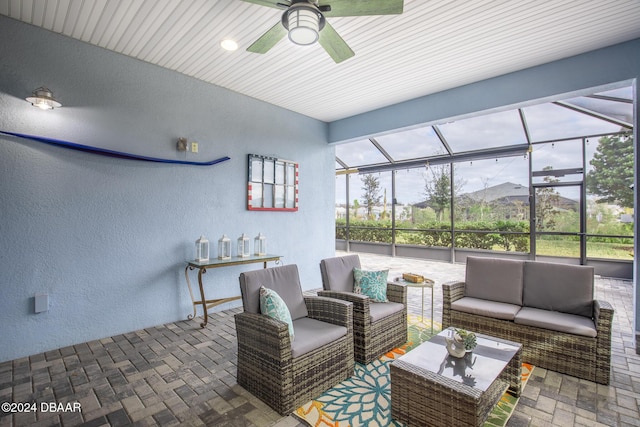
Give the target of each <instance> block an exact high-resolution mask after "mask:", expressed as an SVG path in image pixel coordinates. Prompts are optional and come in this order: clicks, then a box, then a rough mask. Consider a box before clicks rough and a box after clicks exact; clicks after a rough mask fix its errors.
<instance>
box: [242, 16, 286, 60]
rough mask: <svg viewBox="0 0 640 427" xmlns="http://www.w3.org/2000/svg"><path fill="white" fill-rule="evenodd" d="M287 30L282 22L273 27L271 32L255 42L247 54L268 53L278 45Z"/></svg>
mask: <svg viewBox="0 0 640 427" xmlns="http://www.w3.org/2000/svg"><path fill="white" fill-rule="evenodd" d="M286 34H287V30H285V28H284V27H283V26H282V24H281V23H280V22H278V23H277V24H276V25H274V26H273V27H271V29H270V30H269V31H267V32H266V33H264V34H263V35H262V36H261V37H260V38H259V39H258V40H256V41H254V42H253V43H252V44H251V46H249V47H248V48H247V52H253V53H266V52H268V51H269V49H271V48H272V47H274V46H275V45H276V43H278V42H279V41H280V40H281V39H282V38H283V37H284V36H285V35H286Z"/></svg>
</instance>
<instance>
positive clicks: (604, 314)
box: [593, 300, 614, 337]
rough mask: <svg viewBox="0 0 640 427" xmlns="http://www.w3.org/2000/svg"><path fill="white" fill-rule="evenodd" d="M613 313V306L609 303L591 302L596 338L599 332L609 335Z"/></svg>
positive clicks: (601, 301) (602, 301)
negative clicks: (596, 332)
mask: <svg viewBox="0 0 640 427" xmlns="http://www.w3.org/2000/svg"><path fill="white" fill-rule="evenodd" d="M613 312H614V310H613V306H612V305H611V304H609V302H607V301H604V300H594V301H593V319H594V323H595V324H596V330H597V331H598V337H599V336H600V333H601V332H602V333H605V334H608V335H611V327H612V324H613Z"/></svg>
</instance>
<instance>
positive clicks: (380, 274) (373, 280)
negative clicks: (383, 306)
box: [353, 268, 389, 302]
mask: <svg viewBox="0 0 640 427" xmlns="http://www.w3.org/2000/svg"><path fill="white" fill-rule="evenodd" d="M388 275H389V270H382V271H367V270H361V269H359V268H354V269H353V279H354V283H353V292H355V293H357V294H362V295H366V296H368V297H369V298H371V299H372V300H373V301H375V302H389V300H388V299H387V276H388Z"/></svg>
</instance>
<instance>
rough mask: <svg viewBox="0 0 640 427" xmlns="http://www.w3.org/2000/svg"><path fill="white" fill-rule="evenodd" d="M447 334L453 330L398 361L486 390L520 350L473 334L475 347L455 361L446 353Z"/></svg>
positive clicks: (421, 345)
mask: <svg viewBox="0 0 640 427" xmlns="http://www.w3.org/2000/svg"><path fill="white" fill-rule="evenodd" d="M449 334H453V328H448V329H445V330H444V331H442V332H440V333H439V334H438V335H436V336H434V337H433V338H431V339H430V340H429V341H427V342H424V343H422V344H420V345H419V346H418V347H416V348H415V349H413V350H411V351H410V352H409V353H407V354H405V355H403V356H402V357H400V358H399V359H398V360H401V361H402V362H403V363H408V364H411V365H414V366H416V367H418V368H420V369H423V370H426V371H429V372H432V373H437V374H438V375H440V376H441V377H442V378H443V379H446V380H453V381H455V382H459V383H461V384H464V385H467V386H469V387H473V388H475V389H477V390H481V391H486V390H487V389H488V387H489V386H490V385H491V384H492V383H493V382H494V381H495V380H496V378H498V376H500V374H501V373H502V371H503V370H504V368H505V367H506V366H507V365H508V364H509V362H510V361H511V359H512V358H513V356H514V355H515V354H516V353H517V352H518V350H519V349H520V348H521V345H520V344H517V343H514V342H510V341H505V340H501V339H499V338H493V337H488V336H486V335H482V334H476V336H477V346H476V348H475V349H474V350H473V351H472V352H469V353H467V354H466V355H465V356H464V357H462V358H456V357H453V356H451V355H449V353H448V352H447V348H446V341H445V337H446V336H450V335H449Z"/></svg>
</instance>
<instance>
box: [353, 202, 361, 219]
mask: <svg viewBox="0 0 640 427" xmlns="http://www.w3.org/2000/svg"><path fill="white" fill-rule="evenodd" d="M358 209H360V202H359V201H358V199H354V200H353V216H354V217H356V218H358Z"/></svg>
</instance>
